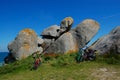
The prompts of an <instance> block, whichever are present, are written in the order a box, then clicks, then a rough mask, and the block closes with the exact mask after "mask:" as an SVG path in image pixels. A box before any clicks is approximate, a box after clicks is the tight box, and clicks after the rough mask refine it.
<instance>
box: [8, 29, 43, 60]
mask: <svg viewBox="0 0 120 80" xmlns="http://www.w3.org/2000/svg"><path fill="white" fill-rule="evenodd" d="M42 42H43V40H42V39H40V38H39V37H38V36H37V34H36V33H35V32H34V31H33V30H31V29H24V30H22V31H20V33H19V34H18V35H17V37H16V38H15V40H14V41H12V42H11V43H10V44H9V45H8V50H9V52H10V53H11V54H12V56H13V57H14V58H15V59H16V60H21V59H23V58H26V57H28V56H29V55H31V54H32V53H34V52H36V51H42V50H41V48H40V46H38V44H42Z"/></svg>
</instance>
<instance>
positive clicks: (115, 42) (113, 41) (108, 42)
mask: <svg viewBox="0 0 120 80" xmlns="http://www.w3.org/2000/svg"><path fill="white" fill-rule="evenodd" d="M90 48H92V49H94V50H98V51H99V53H100V54H105V53H120V26H118V27H116V28H115V29H113V30H112V31H111V32H110V33H109V34H107V35H105V36H103V37H102V38H100V39H98V40H97V41H96V42H95V43H93V44H92V46H90Z"/></svg>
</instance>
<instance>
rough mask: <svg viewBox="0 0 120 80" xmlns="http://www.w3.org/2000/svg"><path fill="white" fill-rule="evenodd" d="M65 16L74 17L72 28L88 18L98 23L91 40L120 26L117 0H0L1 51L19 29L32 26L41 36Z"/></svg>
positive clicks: (118, 2)
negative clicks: (98, 26) (46, 29)
mask: <svg viewBox="0 0 120 80" xmlns="http://www.w3.org/2000/svg"><path fill="white" fill-rule="evenodd" d="M67 16H71V17H73V19H74V25H73V26H74V27H75V26H76V25H77V24H79V23H80V22H81V21H82V20H84V19H87V18H91V19H94V20H96V21H98V22H99V24H100V27H101V28H100V30H99V32H98V34H97V35H96V36H95V37H94V38H93V39H92V41H91V43H92V42H93V41H95V40H96V39H98V38H99V37H101V36H103V35H105V34H107V33H109V32H110V31H111V30H112V29H113V28H115V27H116V26H118V25H120V0H0V52H1V51H7V45H8V43H9V42H11V41H13V40H14V38H15V37H16V35H17V34H18V32H19V31H20V30H22V29H24V28H31V29H33V30H35V31H36V33H37V34H38V35H40V33H41V32H42V31H43V30H44V29H45V28H46V27H49V26H51V25H54V24H57V25H59V24H60V21H61V20H62V19H63V18H65V17H67Z"/></svg>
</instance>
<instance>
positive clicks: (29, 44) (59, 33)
mask: <svg viewBox="0 0 120 80" xmlns="http://www.w3.org/2000/svg"><path fill="white" fill-rule="evenodd" d="M73 22H74V21H73V19H72V18H71V17H66V18H65V19H63V20H62V21H61V23H60V26H57V25H52V26H50V27H49V28H47V29H45V30H44V31H43V32H42V34H41V36H42V38H40V37H38V36H37V34H36V33H35V32H34V31H33V30H31V29H24V30H22V31H21V32H20V33H19V34H18V35H17V37H16V38H15V40H14V41H12V42H11V43H10V44H9V45H8V50H9V52H10V53H11V54H10V56H11V55H12V58H15V59H16V60H21V59H22V58H26V57H27V56H29V55H31V54H32V53H34V52H36V51H40V52H42V53H44V54H56V53H62V54H66V53H73V52H77V51H78V49H79V48H82V47H84V46H85V45H86V44H87V43H88V42H89V41H90V40H91V39H92V37H93V36H94V35H95V34H96V33H97V31H98V30H99V24H98V23H97V22H96V21H94V20H91V19H86V20H84V21H83V22H81V23H80V24H79V25H78V26H77V27H76V28H74V29H72V24H73ZM8 58H11V57H8ZM5 59H6V61H9V60H8V59H7V58H5Z"/></svg>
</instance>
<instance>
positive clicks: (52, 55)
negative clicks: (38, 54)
mask: <svg viewBox="0 0 120 80" xmlns="http://www.w3.org/2000/svg"><path fill="white" fill-rule="evenodd" d="M57 55H59V54H55V53H45V54H44V56H45V57H47V56H51V57H56V56H57Z"/></svg>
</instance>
